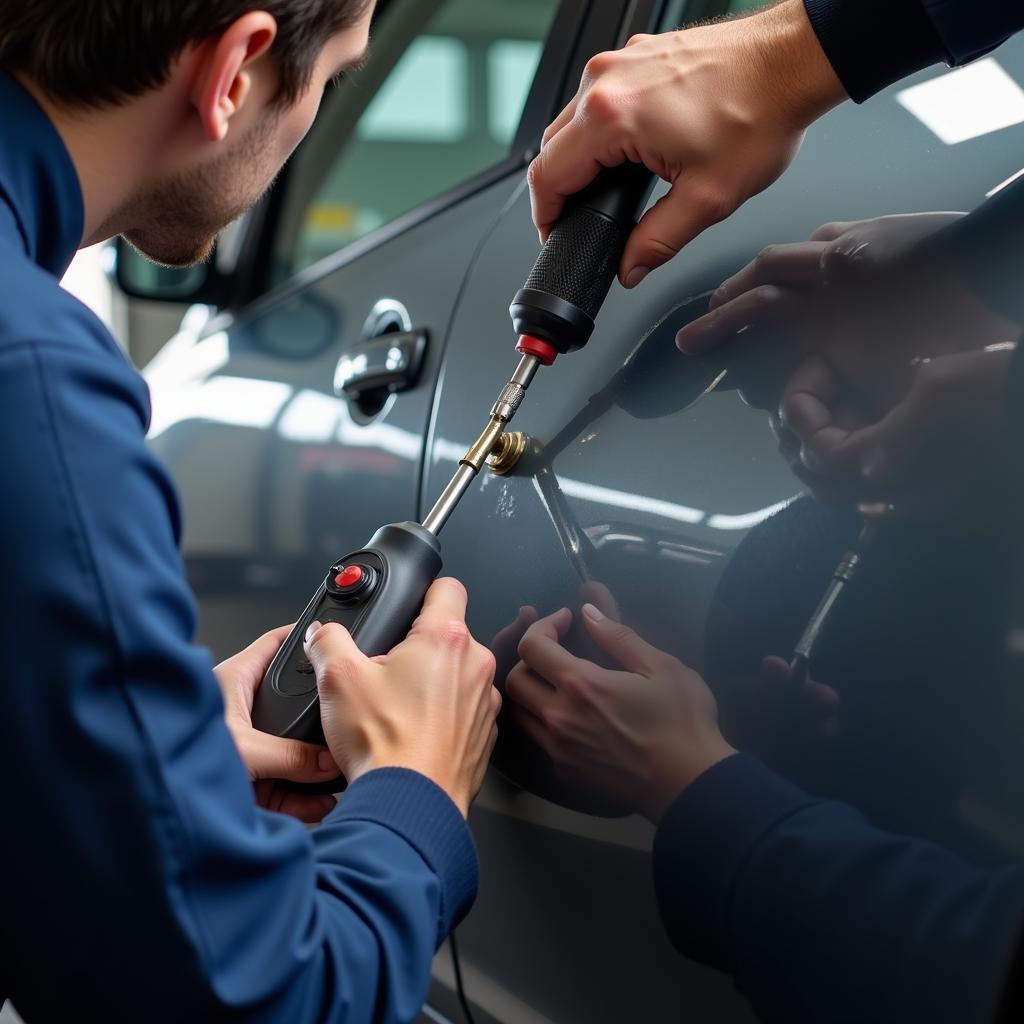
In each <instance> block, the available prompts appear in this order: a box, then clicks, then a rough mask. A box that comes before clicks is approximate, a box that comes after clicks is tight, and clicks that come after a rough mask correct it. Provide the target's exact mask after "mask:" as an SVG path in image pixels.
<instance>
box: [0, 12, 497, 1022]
mask: <svg viewBox="0 0 1024 1024" xmlns="http://www.w3.org/2000/svg"><path fill="white" fill-rule="evenodd" d="M372 8H373V3H372V0H370V2H368V0H268V2H267V3H266V4H264V5H263V6H262V7H254V6H253V5H251V4H249V3H247V2H246V0H147V2H146V3H138V2H137V0H33V2H32V3H24V2H23V0H0V123H2V125H3V135H2V137H0V266H2V268H3V273H2V274H0V438H2V441H0V477H2V479H3V480H4V483H5V486H6V488H7V492H6V493H7V500H6V501H5V502H4V503H3V505H2V508H0V565H2V566H3V568H4V575H5V579H4V587H5V592H6V596H7V600H6V602H5V614H4V616H3V617H2V619H0V644H2V647H3V649H4V652H5V666H4V668H5V671H4V680H3V684H2V695H3V701H4V710H3V715H2V716H0V751H2V755H0V756H2V759H3V760H2V764H3V766H4V774H5V775H6V777H7V779H8V780H9V782H10V784H11V785H12V786H14V787H16V791H17V794H18V799H17V807H18V811H17V814H16V816H12V817H11V818H9V824H8V828H7V831H6V833H5V837H4V841H3V843H0V875H2V877H3V878H4V885H5V891H4V900H3V913H2V914H0V949H2V950H3V957H2V960H0V1004H2V1003H3V1001H4V999H3V997H4V996H9V997H10V998H11V1000H12V1002H13V1003H14V1005H15V1006H16V1008H17V1009H18V1011H19V1012H20V1013H21V1014H22V1016H24V1017H25V1018H26V1019H27V1020H28V1021H29V1022H30V1024H36V1022H38V1021H44V1020H67V1019H70V1018H71V1017H79V1016H82V1015H83V1013H84V1014H85V1015H86V1016H88V1017H89V1018H90V1019H97V1020H107V1021H120V1020H133V1021H140V1020H144V1021H150V1022H152V1021H164V1020H166V1021H175V1022H179V1021H198V1020H220V1019H228V1018H230V1019H231V1020H244V1021H294V1022H300V1021H328V1020H330V1021H346V1022H364V1021H371V1020H372V1021H411V1020H414V1019H415V1018H416V1017H417V1015H418V1013H419V1010H420V1007H421V1005H422V1002H423V999H424V997H425V994H426V990H427V985H428V981H429V977H430V962H431V958H432V956H433V954H434V952H435V950H436V947H437V945H438V943H439V942H440V941H441V940H442V939H443V938H444V937H445V936H446V935H447V933H448V932H449V930H450V929H451V927H452V925H453V923H454V922H455V921H457V920H458V919H459V918H460V917H461V916H462V915H463V914H464V913H465V912H466V910H467V908H468V906H469V905H470V903H471V902H472V899H473V896H474V894H475V891H476V884H477V862H476V854H475V851H474V847H473V843H472V839H471V838H470V835H469V832H468V829H467V827H466V823H465V816H466V813H467V811H468V807H469V804H470V802H471V800H472V799H473V797H474V795H475V794H476V792H477V790H478V789H479V786H480V783H481V780H482V777H483V772H484V769H485V766H486V763H487V760H488V756H489V753H490V750H491V747H492V745H493V743H494V738H495V732H494V720H495V716H496V713H497V707H498V704H499V703H500V699H499V698H498V696H497V693H496V691H495V690H494V688H493V686H492V685H491V681H492V676H493V671H494V661H493V658H492V657H491V655H490V654H489V653H488V652H487V651H486V650H485V649H484V648H482V647H481V646H480V645H478V644H476V643H475V642H474V641H473V640H472V638H471V637H470V636H469V633H468V631H467V629H466V625H465V607H466V594H465V591H464V590H463V589H462V587H461V586H460V585H459V584H458V583H456V582H454V581H452V580H440V581H438V582H437V583H436V584H435V585H434V587H433V588H432V590H431V591H430V593H429V594H428V595H427V599H426V601H425V604H424V607H423V612H422V614H421V616H420V618H419V620H418V621H417V623H416V625H415V626H414V627H413V629H412V631H411V632H410V634H409V636H408V638H407V639H406V640H405V641H404V642H403V643H402V644H400V645H399V646H398V647H396V648H395V650H394V651H392V652H391V653H390V654H389V655H387V656H386V657H383V658H377V659H373V660H372V661H371V660H369V659H367V658H365V657H364V656H363V655H362V654H361V653H360V652H359V651H358V650H357V649H356V647H355V645H354V643H353V642H352V639H351V637H350V636H349V635H348V633H346V632H345V631H344V630H343V629H342V628H341V627H340V626H338V625H336V624H335V625H332V624H328V625H326V626H320V625H319V624H314V626H313V627H311V629H310V631H309V634H308V635H307V638H306V645H307V652H308V655H309V657H310V659H311V661H312V663H313V665H314V667H315V669H316V675H317V682H318V684H319V689H320V697H321V708H322V712H323V720H324V728H325V735H326V741H327V747H326V748H318V747H315V746H311V745H308V744H303V743H299V742H298V741H294V740H285V739H278V738H274V737H270V736H265V735H262V734H260V733H257V732H256V731H255V730H254V729H253V728H252V725H251V720H250V712H251V707H252V699H253V694H254V692H255V689H256V687H257V686H258V684H259V681H260V679H261V678H262V676H263V674H264V673H265V671H266V668H267V666H268V664H269V662H270V661H271V659H272V658H273V656H274V654H275V652H276V650H277V649H278V647H279V646H280V644H281V642H282V640H283V638H284V636H285V635H286V634H287V629H288V627H283V628H282V629H279V630H276V631H274V632H273V633H270V634H268V635H266V636H264V637H263V638H262V639H260V640H258V641H256V643H255V644H253V645H252V646H251V647H250V648H249V649H248V650H246V651H244V652H243V653H241V654H239V655H237V656H236V657H235V658H232V659H230V660H229V661H227V662H225V663H224V664H222V665H220V666H219V667H218V668H217V669H216V673H215V672H214V670H213V668H212V666H211V664H210V661H209V657H208V655H207V653H206V652H205V651H203V650H201V649H199V648H197V647H195V646H193V644H192V635H193V631H194V624H195V611H194V606H193V600H192V597H191V595H190V593H189V590H188V587H187V585H186V582H185V579H184V575H183V572H182V565H181V560H180V556H179V553H178V542H179V537H180V514H179V510H178V506H177V501H176V497H175V494H174V491H173V487H172V485H171V483H170V481H169V480H168V478H167V475H166V473H165V472H164V470H163V468H162V467H161V466H160V465H159V464H158V463H157V462H156V460H155V459H154V458H153V456H152V455H151V454H150V452H149V451H148V449H147V448H146V445H145V440H144V435H145V429H146V423H147V419H148V416H149V399H148V395H147V392H146V388H145V385H144V384H143V383H142V381H141V379H140V377H139V376H138V374H137V373H136V372H135V370H134V369H133V368H132V367H131V366H130V365H129V364H128V362H127V361H126V360H125V358H124V356H123V355H122V354H121V352H120V350H119V349H118V348H117V346H116V344H115V343H114V341H113V339H112V338H111V337H110V335H109V334H108V333H107V331H106V330H105V329H104V328H103V327H102V325H101V324H100V323H99V321H98V320H97V319H96V318H95V317H94V316H92V315H91V314H90V313H89V312H88V311H87V310H86V309H85V308H84V307H83V306H82V305H81V304H80V303H78V302H77V301H76V300H74V299H73V298H71V297H70V296H69V295H68V294H67V293H65V292H64V291H63V290H62V289H61V288H60V287H59V284H58V281H59V278H60V277H61V275H62V274H63V272H64V270H65V269H66V267H67V265H68V263H69V262H70V260H71V257H72V255H73V254H74V252H75V250H76V249H77V248H78V247H79V246H80V245H83V244H91V243H94V242H97V241H100V240H101V239H104V238H108V237H110V236H111V235H114V234H118V233H120V234H124V235H125V236H127V237H128V238H129V239H130V240H131V241H132V242H133V243H134V245H136V246H137V247H138V248H139V249H140V250H141V251H142V252H144V253H145V254H146V255H148V256H150V257H151V258H153V259H155V260H157V261H159V262H162V263H166V264H170V265H175V266H183V265H187V264H190V263H192V262H194V261H196V260H200V259H203V258H205V257H206V256H207V255H208V254H209V252H210V250H211V248H212V245H213V239H214V237H215V235H216V233H217V232H218V230H219V229H220V228H222V227H223V226H224V225H225V224H227V223H228V222H229V221H231V220H232V219H234V218H235V217H237V216H238V215H239V214H240V213H242V212H243V211H244V210H245V209H246V208H247V207H249V206H250V205H252V204H253V203H254V202H255V201H256V200H257V199H258V197H259V196H260V194H261V193H262V192H263V191H264V190H265V189H266V188H267V187H268V185H269V183H270V182H271V180H272V179H273V177H274V175H275V174H276V173H277V171H278V169H279V168H280V166H281V164H282V163H283V162H284V160H285V159H286V158H287V156H288V155H289V153H291V151H292V150H293V149H294V147H295V146H296V145H297V144H298V142H299V141H300V139H301V138H302V137H303V135H304V134H305V133H306V131H307V130H308V128H309V126H310V123H311V122H312V120H313V118H314V116H315V114H316V111H317V107H318V104H319V101H320V97H321V95H322V93H323V90H324V88H325V86H326V84H327V83H328V82H329V80H330V79H331V77H332V76H334V75H336V74H338V73H339V72H341V71H343V70H344V69H345V68H346V67H349V66H351V65H353V64H354V63H357V62H358V61H360V60H361V59H362V57H363V54H364V52H365V50H366V46H367V37H368V31H369V23H370V18H371V16H372ZM218 684H219V686H218ZM225 709H226V710H225ZM240 755H241V756H240ZM339 770H340V771H341V772H342V773H343V774H344V775H345V776H346V778H347V780H348V782H349V788H348V790H347V792H346V794H345V796H344V797H343V798H342V800H341V802H340V804H339V805H338V806H337V807H336V808H335V805H334V801H333V799H332V798H330V797H323V796H312V795H309V794H308V793H298V792H287V791H285V790H283V789H279V788H276V786H275V784H274V783H273V782H271V781H270V780H274V779H289V780H291V781H293V782H319V783H323V782H327V781H330V780H332V779H333V778H335V777H336V776H337V774H338V772H339ZM253 783H256V784H257V785H256V794H257V796H258V797H259V803H261V804H263V805H264V807H260V806H259V805H258V803H257V800H256V799H254V793H253ZM265 807H273V808H274V809H275V810H280V811H285V812H287V813H289V814H291V815H292V816H294V817H297V818H300V819H302V820H304V821H316V820H320V819H321V818H322V819H323V824H322V826H321V827H320V828H319V829H318V830H317V831H316V832H314V833H310V832H307V831H306V830H305V829H304V828H303V827H302V825H301V824H299V822H297V821H294V820H290V819H289V818H287V817H285V816H283V815H281V814H277V813H271V812H270V811H269V810H266V809H264V808H265Z"/></svg>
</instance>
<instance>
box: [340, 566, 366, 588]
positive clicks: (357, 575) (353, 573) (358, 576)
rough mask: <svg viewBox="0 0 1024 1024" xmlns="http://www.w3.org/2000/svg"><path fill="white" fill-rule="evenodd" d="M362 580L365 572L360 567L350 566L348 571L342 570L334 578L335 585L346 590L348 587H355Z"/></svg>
mask: <svg viewBox="0 0 1024 1024" xmlns="http://www.w3.org/2000/svg"><path fill="white" fill-rule="evenodd" d="M362 578H363V570H362V569H360V568H359V566H358V565H350V566H349V567H348V568H347V569H342V570H341V572H339V573H338V575H337V576H335V577H334V585H335V586H336V587H340V588H341V589H343V590H344V589H347V588H348V587H354V586H355V585H356V584H357V583H359V582H360V580H362Z"/></svg>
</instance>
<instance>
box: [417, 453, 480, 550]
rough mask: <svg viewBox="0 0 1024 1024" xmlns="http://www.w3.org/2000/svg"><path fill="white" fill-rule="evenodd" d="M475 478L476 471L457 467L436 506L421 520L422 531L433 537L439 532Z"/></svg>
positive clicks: (462, 466)
mask: <svg viewBox="0 0 1024 1024" xmlns="http://www.w3.org/2000/svg"><path fill="white" fill-rule="evenodd" d="M475 476H476V470H475V469H474V468H473V467H472V466H467V465H465V464H463V465H461V466H459V468H458V469H457V470H456V471H455V475H454V476H453V477H452V478H451V482H450V483H449V484H448V486H447V487H446V488H445V489H444V491H443V493H442V494H441V497H440V498H438V499H437V504H436V505H434V507H433V508H432V509H431V510H430V513H429V515H428V516H427V518H426V519H424V520H423V529H424V530H426V531H427V532H429V533H432V534H433V535H434V536H435V537H436V536H437V535H438V534H439V533H440V532H441V530H442V529H443V527H444V524H445V523H447V522H448V520H449V518H451V514H452V513H453V512H454V511H455V506H456V505H458V503H459V502H460V501H461V500H462V496H463V495H464V494H465V493H466V491H468V490H469V485H470V484H471V483H472V482H473V478H474V477H475Z"/></svg>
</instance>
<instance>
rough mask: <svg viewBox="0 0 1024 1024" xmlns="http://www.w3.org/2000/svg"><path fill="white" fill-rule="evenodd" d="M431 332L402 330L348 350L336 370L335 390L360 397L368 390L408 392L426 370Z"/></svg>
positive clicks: (348, 395)
mask: <svg viewBox="0 0 1024 1024" xmlns="http://www.w3.org/2000/svg"><path fill="white" fill-rule="evenodd" d="M428 339H429V333H428V332H427V331H426V330H423V329H421V330H414V331H402V332H401V333H400V334H399V333H392V334H382V335H380V337H377V338H370V339H369V340H368V341H362V342H360V343H359V344H358V345H355V346H354V347H353V348H351V349H349V350H348V351H347V352H346V353H345V354H344V355H343V356H342V357H341V359H339V360H338V366H337V368H336V369H335V371H334V392H335V394H337V395H342V394H344V395H345V396H346V397H348V398H358V397H359V396H360V395H363V394H366V392H368V391H381V390H384V391H406V390H408V389H409V388H411V387H413V386H414V385H415V384H416V381H417V380H418V379H419V375H420V371H421V370H422V369H423V357H424V355H425V354H426V351H427V341H428Z"/></svg>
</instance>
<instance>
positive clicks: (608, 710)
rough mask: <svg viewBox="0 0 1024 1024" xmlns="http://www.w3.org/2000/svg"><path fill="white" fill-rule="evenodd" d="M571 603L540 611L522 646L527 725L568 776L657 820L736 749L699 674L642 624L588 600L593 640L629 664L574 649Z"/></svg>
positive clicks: (518, 703) (520, 697)
mask: <svg viewBox="0 0 1024 1024" xmlns="http://www.w3.org/2000/svg"><path fill="white" fill-rule="evenodd" d="M572 618H573V616H572V612H571V611H569V609H567V608H563V609H562V610H561V611H559V612H556V613H555V614H554V615H550V616H548V617H547V618H545V619H541V620H540V621H539V622H537V623H535V624H534V625H533V626H531V627H530V629H529V630H528V631H527V633H526V636H524V637H523V640H522V642H521V643H520V645H519V653H520V656H521V658H522V661H521V662H520V663H519V664H518V665H517V666H516V667H515V668H514V669H513V670H512V672H511V673H510V675H509V677H508V681H507V683H506V694H507V696H508V699H509V700H510V701H513V702H514V707H513V715H514V717H515V720H516V722H517V724H518V725H519V727H520V728H522V729H523V730H524V731H525V732H526V733H527V735H529V736H530V737H531V738H532V739H533V741H534V742H535V743H537V744H538V745H539V746H540V747H541V748H542V749H543V750H544V751H545V752H546V753H547V754H548V756H549V757H550V758H551V760H552V762H553V763H554V765H555V767H556V769H557V770H558V771H559V772H560V773H561V774H562V775H563V776H564V777H565V778H566V779H567V780H569V781H571V782H573V783H574V784H578V785H580V786H583V787H584V788H587V789H590V790H592V791H594V792H597V793H600V794H601V795H602V796H608V797H611V798H613V799H614V800H615V801H616V802H617V803H619V802H621V803H622V804H623V805H624V806H626V807H628V808H630V809H632V810H634V811H637V812H639V813H641V814H643V815H645V816H646V817H647V818H649V819H650V820H651V821H653V822H657V821H659V820H660V819H661V817H662V815H663V814H664V813H665V811H666V810H667V808H668V806H669V804H671V803H672V801H673V800H674V799H675V798H676V796H678V794H679V793H680V792H682V790H684V789H685V788H686V787H687V786H688V785H689V784H690V783H691V782H692V781H693V780H694V779H695V778H697V776H698V775H700V774H701V773H702V772H703V771H705V770H706V769H707V768H710V767H711V766H712V765H713V764H715V763H717V762H718V761H720V760H722V759H723V758H725V757H728V756H729V755H730V754H732V753H735V751H734V750H733V748H732V747H730V746H729V744H728V743H726V741H725V740H724V739H723V738H722V734H721V732H720V731H719V728H718V708H717V705H716V703H715V699H714V697H713V696H712V695H711V691H710V690H709V689H708V688H707V686H706V685H705V683H704V681H703V680H702V679H701V678H700V676H698V675H697V674H696V673H695V672H692V671H691V670H690V669H688V668H687V667H686V666H685V665H683V664H682V663H681V662H679V661H677V660H676V659H675V658H673V657H671V656H670V655H668V654H665V653H664V652H663V651H659V650H657V649H656V648H654V647H652V646H651V645H650V644H648V643H646V642H645V641H644V640H642V639H641V638H640V637H639V636H638V635H637V634H636V633H634V632H633V630H631V629H629V628H628V627H626V626H623V625H622V624H620V623H618V622H616V621H615V620H614V619H610V618H608V617H606V616H604V615H603V614H602V613H601V612H599V611H598V610H597V609H596V608H594V606H593V605H584V608H583V620H584V622H585V624H586V628H587V631H588V633H589V634H590V636H591V637H592V638H593V640H594V642H595V643H596V644H597V646H598V647H600V648H601V649H602V650H603V651H605V652H606V653H607V654H609V655H611V657H612V658H614V659H615V660H616V661H617V662H618V663H619V664H620V665H622V671H614V670H609V669H604V668H600V667H599V666H597V665H595V664H593V663H592V662H589V661H585V660H583V659H581V658H577V657H575V656H574V655H573V654H571V653H570V652H569V651H567V650H565V648H564V647H562V646H561V644H560V643H559V640H560V639H561V637H563V636H564V635H565V633H566V632H567V630H568V629H569V626H570V625H571V623H572Z"/></svg>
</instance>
